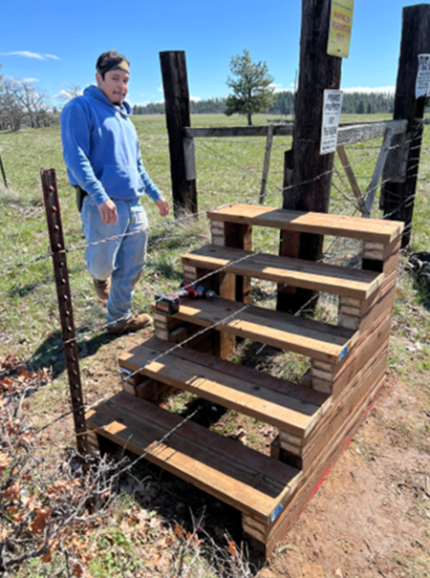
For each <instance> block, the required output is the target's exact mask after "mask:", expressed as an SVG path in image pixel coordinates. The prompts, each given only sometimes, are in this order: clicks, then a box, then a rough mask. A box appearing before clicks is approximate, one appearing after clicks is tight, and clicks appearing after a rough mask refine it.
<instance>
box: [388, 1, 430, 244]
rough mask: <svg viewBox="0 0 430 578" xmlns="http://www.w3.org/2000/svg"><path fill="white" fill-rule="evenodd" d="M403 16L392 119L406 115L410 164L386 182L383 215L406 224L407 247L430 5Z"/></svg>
mask: <svg viewBox="0 0 430 578" xmlns="http://www.w3.org/2000/svg"><path fill="white" fill-rule="evenodd" d="M402 16H403V23H402V40H401V45H400V58H399V68H398V72H397V85H396V95H395V99H394V115H393V118H394V119H401V118H403V119H406V120H407V121H408V130H407V133H406V147H407V148H406V155H407V164H406V172H405V175H404V176H403V177H402V176H401V175H400V176H399V177H398V178H394V179H393V180H390V181H388V182H386V183H385V184H383V187H382V193H381V194H382V197H383V201H382V206H383V209H384V218H387V219H393V220H395V221H403V222H404V223H405V228H404V231H403V237H402V247H407V246H408V245H409V242H410V236H411V225H412V215H413V211H414V200H415V191H416V185H417V176H418V169H419V161H420V151H421V139H422V134H423V122H422V118H423V116H424V106H425V100H426V99H425V97H424V96H423V97H421V98H418V99H416V98H415V82H416V78H417V71H418V54H429V53H430V5H429V4H419V5H416V6H408V7H406V8H403V12H402ZM398 138H400V137H398ZM394 143H398V141H394ZM400 151H401V152H402V151H404V147H401V148H400ZM398 154H399V153H398V151H395V150H393V151H392V152H390V155H389V157H388V159H387V165H389V166H392V165H393V164H395V165H399V164H401V163H399V156H398ZM383 178H384V177H383ZM390 179H391V177H390ZM393 181H395V182H393Z"/></svg>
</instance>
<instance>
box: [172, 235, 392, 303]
mask: <svg viewBox="0 0 430 578" xmlns="http://www.w3.org/2000/svg"><path fill="white" fill-rule="evenodd" d="M182 263H183V265H184V266H193V267H198V268H200V269H208V270H210V271H216V270H217V269H220V268H225V271H226V272H228V273H235V274H236V275H241V276H245V277H256V278H258V279H266V280H268V281H273V282H275V283H278V284H286V285H291V286H293V287H302V288H304V289H312V290H314V291H324V292H326V293H334V294H336V295H342V296H344V297H353V298H355V299H361V300H365V299H367V298H368V297H370V296H371V295H372V294H373V293H374V292H375V291H376V290H377V289H378V287H380V286H381V285H382V283H383V281H384V278H385V277H384V274H383V273H375V272H373V271H363V270H362V269H347V268H345V267H338V266H334V265H326V264H325V263H315V262H313V261H305V260H303V259H291V258H290V257H280V256H279V255H268V254H266V253H252V252H251V251H244V250H242V249H236V248H231V247H217V246H215V245H206V246H205V247H202V248H201V249H197V250H196V251H193V252H192V253H187V254H186V255H184V256H183V257H182Z"/></svg>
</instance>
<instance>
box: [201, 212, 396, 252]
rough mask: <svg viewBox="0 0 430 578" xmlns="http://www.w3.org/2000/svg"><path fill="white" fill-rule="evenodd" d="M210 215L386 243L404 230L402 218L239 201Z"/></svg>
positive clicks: (215, 217)
mask: <svg viewBox="0 0 430 578" xmlns="http://www.w3.org/2000/svg"><path fill="white" fill-rule="evenodd" d="M207 216H208V218H209V219H211V220H212V221H223V222H228V223H240V224H247V225H254V226H257V227H274V228H276V229H286V230H289V231H298V232H301V233H315V234H318V235H334V236H337V237H347V238H350V239H359V240H361V241H372V242H376V243H384V244H388V243H391V242H392V241H393V240H394V239H396V238H397V237H398V236H399V235H400V234H401V233H402V231H403V223H402V222H400V221H386V220H381V219H363V218H361V217H348V216H343V215H332V214H327V213H313V212H310V211H309V212H300V211H290V210H287V209H274V208H270V207H262V206H261V205H257V206H254V205H246V204H239V203H238V204H235V205H232V206H228V207H223V208H220V209H215V210H212V211H208V213H207Z"/></svg>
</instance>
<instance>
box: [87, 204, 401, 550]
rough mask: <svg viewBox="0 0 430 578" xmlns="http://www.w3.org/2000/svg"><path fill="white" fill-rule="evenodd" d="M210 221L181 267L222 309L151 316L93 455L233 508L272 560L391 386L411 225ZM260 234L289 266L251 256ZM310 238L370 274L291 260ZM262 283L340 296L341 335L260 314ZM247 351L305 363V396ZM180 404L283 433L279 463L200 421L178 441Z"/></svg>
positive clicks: (126, 364)
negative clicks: (348, 249)
mask: <svg viewBox="0 0 430 578" xmlns="http://www.w3.org/2000/svg"><path fill="white" fill-rule="evenodd" d="M208 217H209V218H210V219H211V231H212V243H211V245H207V246H205V247H202V248H201V249H198V250H197V251H193V252H192V253H188V254H186V255H184V257H183V270H184V277H185V279H186V280H188V281H189V282H194V281H196V280H199V279H201V278H204V281H203V282H204V284H205V285H206V286H207V287H209V288H212V289H213V290H215V291H216V293H217V295H218V297H215V298H213V299H212V300H203V299H202V300H190V299H184V300H183V301H182V302H181V305H180V308H179V312H178V313H177V314H175V315H173V316H168V315H165V314H162V313H160V312H159V311H156V310H154V322H155V337H152V338H151V339H149V340H147V341H146V342H144V343H142V344H140V345H138V346H137V347H135V348H134V349H132V350H131V351H128V352H126V353H124V354H122V355H121V356H120V359H119V364H120V367H121V370H122V371H123V372H125V373H126V374H129V378H128V380H127V383H125V385H124V390H125V391H124V392H123V393H120V394H117V395H115V396H113V397H112V398H111V399H109V400H108V401H107V402H105V403H103V404H100V405H99V406H98V407H97V408H95V410H93V411H92V412H90V413H89V414H88V415H87V418H86V419H87V425H88V428H89V429H90V432H89V436H90V439H91V443H92V444H93V446H94V447H98V446H100V447H103V440H104V439H109V440H110V442H114V443H115V444H118V445H121V446H123V447H126V448H128V449H130V450H131V451H132V452H134V453H136V454H137V455H143V454H145V457H146V458H147V459H148V460H149V461H152V462H154V463H156V464H158V465H159V466H160V467H162V468H165V469H167V470H168V471H170V472H173V473H174V474H176V475H177V476H178V477H181V478H182V479H184V480H187V481H188V482H190V483H192V484H194V485H195V486H197V487H199V488H201V489H203V490H205V491H207V492H208V493H209V494H211V495H213V496H216V497H217V498H218V499H220V500H222V501H225V502H226V503H228V504H230V505H232V506H234V507H235V508H237V509H238V510H239V511H240V512H241V513H242V527H243V531H244V534H245V536H246V537H247V538H248V539H249V540H250V541H251V542H252V543H253V545H254V546H256V547H260V548H262V549H263V551H264V553H265V555H266V556H268V555H269V554H270V553H271V552H272V550H273V548H274V547H275V545H276V543H277V542H278V541H279V540H280V539H282V537H283V535H284V534H285V533H286V532H287V531H288V529H289V528H290V527H291V525H292V524H293V523H294V520H295V519H296V517H297V515H298V514H299V513H300V511H301V510H302V509H303V508H304V507H305V505H306V502H307V501H308V499H309V498H310V497H311V496H312V494H313V492H314V489H315V487H316V486H317V485H318V483H319V481H320V480H321V478H322V477H323V476H324V474H325V472H326V471H327V469H328V468H330V467H331V465H332V464H333V463H334V461H335V460H336V458H337V457H338V456H339V455H340V453H341V452H342V451H343V449H344V448H345V445H346V444H347V443H348V441H349V440H350V439H351V436H353V435H354V433H355V431H356V430H357V428H358V427H359V425H360V423H361V421H362V419H363V418H364V417H365V415H366V412H367V411H368V408H369V406H370V404H371V403H372V401H373V400H374V398H375V396H376V395H377V393H378V391H379V389H380V388H381V386H382V384H383V382H384V374H385V367H386V359H387V352H388V340H389V335H390V327H391V315H392V305H393V299H394V291H395V284H396V270H397V264H398V256H399V249H400V242H401V233H402V229H403V224H402V223H397V222H390V221H379V220H374V219H361V218H353V217H342V216H336V215H327V214H321V213H299V212H295V211H286V210H283V209H272V208H267V207H261V206H258V207H252V206H248V205H240V204H238V205H233V206H230V207H225V208H222V209H220V210H216V211H210V212H209V213H208ZM255 226H258V227H260V226H265V227H274V228H277V229H279V230H280V231H281V237H282V238H283V239H284V242H283V255H284V256H277V255H269V254H265V253H262V252H258V253H253V252H252V230H253V227H255ZM303 233H305V234H307V233H313V234H321V235H330V236H340V237H346V238H352V239H357V240H359V241H361V242H362V268H361V269H351V268H346V267H339V266H332V265H327V264H325V263H311V262H306V261H302V260H300V259H296V258H294V257H295V256H297V255H298V248H299V246H300V243H301V242H302V237H301V235H302V234H303ZM252 278H256V279H264V280H268V281H272V282H274V283H276V284H278V286H279V287H286V291H287V292H294V291H296V290H297V289H312V290H318V291H323V292H329V293H332V294H335V295H338V296H339V305H338V318H337V325H328V324H325V323H321V322H318V321H315V320H311V319H306V318H303V317H297V316H294V315H288V314H286V313H281V312H278V311H273V310H268V309H264V308H262V307H258V306H256V305H255V304H253V303H252V292H251V279H252ZM238 337H239V338H247V339H251V340H252V341H255V342H258V343H262V344H268V345H271V346H273V347H276V348H280V349H281V350H285V351H292V352H295V353H297V354H300V355H303V356H306V357H307V358H309V360H310V370H309V372H308V373H307V374H305V375H304V376H302V379H301V382H300V383H299V384H295V383H291V382H289V381H286V380H282V379H278V378H275V377H272V376H269V375H266V374H263V373H261V372H259V371H257V370H253V369H250V368H248V367H243V366H241V365H238V364H236V363H233V362H232V361H230V358H231V355H232V351H233V347H234V345H235V342H236V338H238ZM181 344H182V345H181ZM178 390H185V391H188V392H191V393H193V394H196V395H197V396H199V397H201V398H205V399H207V400H210V401H211V402H213V403H217V404H219V405H221V406H223V407H225V408H227V409H233V410H235V411H237V412H239V413H240V414H244V415H247V416H250V417H252V418H254V419H257V420H259V421H261V422H262V423H265V424H268V425H270V426H271V427H274V428H276V429H277V430H278V435H277V437H276V439H275V440H274V441H273V443H272V445H271V448H270V457H269V456H265V455H262V454H260V453H258V452H256V451H254V450H252V449H250V448H247V447H245V446H243V445H242V444H241V443H240V442H237V441H233V440H232V439H228V438H225V437H224V436H222V435H220V434H217V433H215V432H213V431H210V430H208V429H207V428H204V427H202V426H200V425H198V424H196V423H193V422H190V421H187V422H186V423H183V424H182V425H180V427H178V426H179V424H181V421H182V419H183V418H181V417H180V416H177V415H174V414H171V413H170V412H168V411H167V410H166V409H162V408H161V407H160V406H159V401H160V396H161V395H166V394H167V393H168V392H170V393H171V394H174V392H175V391H178ZM172 392H173V393H172ZM173 428H176V429H175V430H174V432H173V433H171V434H170V435H168V436H167V434H169V432H171V430H172V429H173ZM166 436H167V437H166ZM160 440H163V441H162V442H160Z"/></svg>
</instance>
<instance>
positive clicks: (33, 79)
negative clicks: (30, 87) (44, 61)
mask: <svg viewBox="0 0 430 578" xmlns="http://www.w3.org/2000/svg"><path fill="white" fill-rule="evenodd" d="M22 80H23V81H24V82H30V83H32V82H39V79H38V78H23V79H22Z"/></svg>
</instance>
